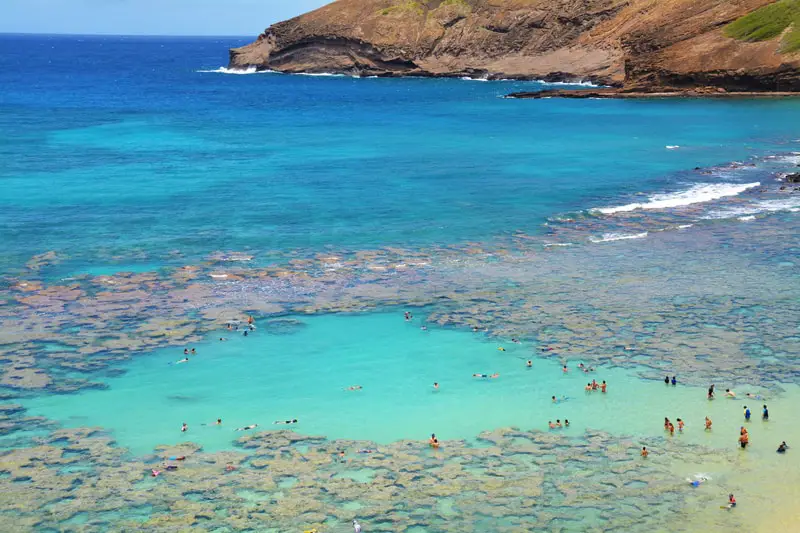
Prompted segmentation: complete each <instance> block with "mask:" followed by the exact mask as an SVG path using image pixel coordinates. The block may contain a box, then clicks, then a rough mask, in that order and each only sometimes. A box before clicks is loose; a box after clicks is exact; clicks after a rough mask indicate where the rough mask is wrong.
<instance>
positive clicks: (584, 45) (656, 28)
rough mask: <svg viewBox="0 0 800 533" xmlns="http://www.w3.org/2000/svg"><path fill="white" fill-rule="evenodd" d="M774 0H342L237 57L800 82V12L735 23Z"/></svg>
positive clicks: (527, 73)
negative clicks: (798, 17) (799, 36)
mask: <svg viewBox="0 0 800 533" xmlns="http://www.w3.org/2000/svg"><path fill="white" fill-rule="evenodd" d="M796 1H797V0H780V2H779V3H781V4H782V3H786V2H796ZM770 4H775V2H774V0H418V1H408V0H338V1H336V2H333V3H331V4H328V5H326V6H324V7H322V8H320V9H317V10H315V11H312V12H310V13H306V14H304V15H301V16H299V17H296V18H293V19H291V20H287V21H285V22H280V23H278V24H275V25H273V26H271V27H269V28H268V29H267V30H266V31H265V32H264V33H263V34H261V35H260V36H259V37H258V39H257V40H256V41H255V42H254V43H252V44H249V45H247V46H244V47H242V48H236V49H233V50H231V52H230V67H231V68H251V67H256V68H258V69H270V70H277V71H281V72H337V73H347V74H353V75H361V76H372V75H374V76H481V77H488V78H520V79H546V80H550V81H559V80H577V79H580V80H591V81H595V82H600V83H603V84H607V85H612V86H616V87H624V88H625V89H631V90H652V89H661V88H664V87H671V88H687V87H697V86H711V87H719V88H722V89H726V90H729V91H737V90H739V91H744V90H750V91H800V52H798V51H792V50H793V49H792V48H790V47H787V46H786V43H785V41H786V39H787V37H786V35H788V33H787V32H791V31H792V30H793V28H794V25H793V24H792V23H791V22H787V27H786V29H785V31H780V29H781V28H780V27H779V28H778V30H779V31H778V34H777V35H774V36H771V35H766V36H765V34H764V32H760V33H759V32H757V38H758V39H759V40H752V39H751V40H749V41H748V40H745V39H744V38H742V37H741V36H739V38H734V37H730V36H729V35H730V31H726V28H728V27H729V24H730V23H732V22H734V21H737V20H739V19H741V18H742V17H744V16H745V15H748V14H749V13H753V12H755V11H757V10H760V9H763V8H765V6H767V7H766V9H772V8H773V7H774V6H770ZM751 18H752V16H751ZM765 18H769V19H774V18H775V17H772V16H770V17H765ZM748 20H749V19H748ZM756 23H758V21H756ZM757 29H758V28H757ZM773 33H774V32H773Z"/></svg>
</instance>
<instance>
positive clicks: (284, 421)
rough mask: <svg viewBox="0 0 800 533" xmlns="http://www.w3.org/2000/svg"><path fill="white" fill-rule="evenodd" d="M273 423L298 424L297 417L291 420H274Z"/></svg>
mask: <svg viewBox="0 0 800 533" xmlns="http://www.w3.org/2000/svg"><path fill="white" fill-rule="evenodd" d="M273 424H284V425H289V424H297V419H296V418H293V419H291V420H276V421H275V422H273Z"/></svg>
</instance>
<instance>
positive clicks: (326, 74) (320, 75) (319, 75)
mask: <svg viewBox="0 0 800 533" xmlns="http://www.w3.org/2000/svg"><path fill="white" fill-rule="evenodd" d="M294 74H295V75H296V76H313V77H315V78H345V77H347V74H338V73H334V72H295V73H294ZM350 77H351V78H359V77H360V76H350Z"/></svg>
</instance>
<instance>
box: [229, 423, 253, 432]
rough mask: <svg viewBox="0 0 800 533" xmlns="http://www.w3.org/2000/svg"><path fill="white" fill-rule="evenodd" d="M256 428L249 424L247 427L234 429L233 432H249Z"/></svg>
mask: <svg viewBox="0 0 800 533" xmlns="http://www.w3.org/2000/svg"><path fill="white" fill-rule="evenodd" d="M257 427H258V424H250V425H249V426H244V427H240V428H236V429H234V431H248V430H251V429H255V428H257Z"/></svg>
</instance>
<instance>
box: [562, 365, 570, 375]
mask: <svg viewBox="0 0 800 533" xmlns="http://www.w3.org/2000/svg"><path fill="white" fill-rule="evenodd" d="M561 371H562V372H563V373H565V374H566V373H567V372H569V370H568V369H567V365H564V367H563V368H562V369H561Z"/></svg>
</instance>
